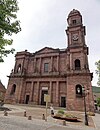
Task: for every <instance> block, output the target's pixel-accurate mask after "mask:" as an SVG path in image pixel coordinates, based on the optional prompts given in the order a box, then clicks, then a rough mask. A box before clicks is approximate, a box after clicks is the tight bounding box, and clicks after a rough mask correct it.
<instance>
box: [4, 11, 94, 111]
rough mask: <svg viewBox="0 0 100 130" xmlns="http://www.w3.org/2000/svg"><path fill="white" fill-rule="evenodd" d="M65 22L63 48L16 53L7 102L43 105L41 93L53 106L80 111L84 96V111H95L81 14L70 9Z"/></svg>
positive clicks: (82, 106)
mask: <svg viewBox="0 0 100 130" xmlns="http://www.w3.org/2000/svg"><path fill="white" fill-rule="evenodd" d="M67 22H68V27H67V29H66V30H65V31H66V35H67V39H68V41H67V43H68V45H67V47H66V48H65V49H54V48H50V47H45V48H42V49H41V50H39V51H37V52H35V53H30V52H28V51H27V50H25V51H22V52H17V54H16V55H15V66H14V69H13V70H12V72H11V74H10V75H9V81H8V87H7V91H6V96H5V102H6V103H24V104H34V105H45V101H44V95H45V94H48V95H50V103H52V104H53V106H57V107H66V108H67V110H79V111H83V110H84V98H83V97H84V96H85V99H86V106H87V110H89V111H94V100H93V93H92V85H91V81H92V73H90V70H89V64H88V53H89V52H88V47H87V45H86V43H85V35H86V32H85V26H83V23H82V15H81V13H80V12H79V11H78V10H75V9H73V10H72V11H71V12H70V13H69V15H68V18H67ZM83 87H84V88H85V91H84V92H83ZM84 93H85V94H84Z"/></svg>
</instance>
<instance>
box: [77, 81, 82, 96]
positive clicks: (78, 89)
mask: <svg viewBox="0 0 100 130" xmlns="http://www.w3.org/2000/svg"><path fill="white" fill-rule="evenodd" d="M76 96H77V97H80V96H82V86H81V85H80V84H78V85H76Z"/></svg>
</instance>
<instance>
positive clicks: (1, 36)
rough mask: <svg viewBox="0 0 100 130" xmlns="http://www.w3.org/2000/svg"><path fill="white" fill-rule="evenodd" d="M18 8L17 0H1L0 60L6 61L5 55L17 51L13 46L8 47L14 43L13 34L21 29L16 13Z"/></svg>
mask: <svg viewBox="0 0 100 130" xmlns="http://www.w3.org/2000/svg"><path fill="white" fill-rule="evenodd" d="M18 10H19V8H18V2H17V0H0V62H4V60H3V59H4V57H5V56H6V57H7V55H8V54H10V53H12V54H13V53H14V51H15V49H13V48H11V49H7V46H9V45H12V43H13V40H12V39H11V36H12V34H13V33H14V34H17V33H18V32H20V31H21V28H20V21H18V20H17V15H16V13H17V11H18ZM9 37H10V38H9Z"/></svg>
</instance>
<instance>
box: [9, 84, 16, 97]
mask: <svg viewBox="0 0 100 130" xmlns="http://www.w3.org/2000/svg"><path fill="white" fill-rule="evenodd" d="M15 91H16V84H13V86H12V89H11V93H10V95H13V94H15Z"/></svg>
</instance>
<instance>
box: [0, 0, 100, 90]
mask: <svg viewBox="0 0 100 130" xmlns="http://www.w3.org/2000/svg"><path fill="white" fill-rule="evenodd" d="M18 2H19V4H18V6H19V11H18V13H17V17H18V18H17V19H18V20H20V25H21V28H22V31H21V32H19V33H18V34H16V35H15V34H14V35H13V36H12V38H13V45H12V46H10V48H15V49H16V51H15V53H14V54H13V55H12V54H10V55H8V57H5V58H4V60H5V62H4V63H0V79H1V82H2V83H3V84H4V85H5V87H6V88H7V84H8V77H7V76H8V75H10V72H11V70H12V69H13V68H14V64H15V54H16V52H19V51H24V50H26V49H27V50H28V51H29V52H31V53H33V52H35V51H38V50H40V49H42V48H44V47H52V48H60V49H62V48H66V47H67V36H66V33H65V30H66V29H67V26H68V25H67V16H68V14H69V13H70V11H72V10H73V9H77V10H79V11H80V13H81V15H82V18H83V25H84V26H86V36H85V39H86V44H87V46H88V47H89V56H88V61H89V67H90V72H93V81H92V85H93V86H97V80H98V76H97V75H96V74H95V70H96V66H95V62H96V61H98V60H100V51H99V50H100V0H86V1H85V0H18Z"/></svg>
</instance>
